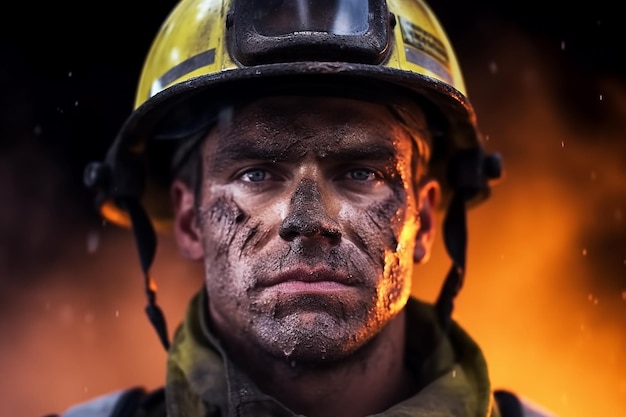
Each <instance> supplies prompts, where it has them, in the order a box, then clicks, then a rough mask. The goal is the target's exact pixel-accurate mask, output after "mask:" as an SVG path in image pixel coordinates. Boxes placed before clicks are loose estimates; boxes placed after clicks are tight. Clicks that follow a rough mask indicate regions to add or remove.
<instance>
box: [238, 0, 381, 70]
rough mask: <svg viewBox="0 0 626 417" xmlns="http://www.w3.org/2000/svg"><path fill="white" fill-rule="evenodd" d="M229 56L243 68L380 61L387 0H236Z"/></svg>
mask: <svg viewBox="0 0 626 417" xmlns="http://www.w3.org/2000/svg"><path fill="white" fill-rule="evenodd" d="M233 7H234V10H233V12H232V13H231V15H230V16H231V19H232V26H231V27H230V28H229V33H228V34H227V36H229V38H230V42H229V48H230V53H231V56H232V57H233V58H234V59H235V60H236V61H238V62H239V63H240V64H242V65H244V66H253V65H259V64H270V63H280V62H298V61H313V62H329V61H339V62H353V63H362V64H376V65H377V64H379V63H381V62H382V61H383V60H384V58H385V57H386V55H387V53H388V52H389V49H390V48H389V38H390V17H389V13H388V10H387V3H386V2H385V1H384V0H365V1H364V0H263V1H261V0H234V1H233Z"/></svg>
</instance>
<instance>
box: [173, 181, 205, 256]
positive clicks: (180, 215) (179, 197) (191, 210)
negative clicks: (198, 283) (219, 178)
mask: <svg viewBox="0 0 626 417" xmlns="http://www.w3.org/2000/svg"><path fill="white" fill-rule="evenodd" d="M170 197H171V199H172V208H173V210H174V238H175V239H176V243H177V244H178V249H179V250H180V253H181V254H182V255H183V256H184V257H185V258H187V259H190V260H193V261H199V260H201V259H202V257H203V255H204V249H203V246H202V239H201V236H202V235H201V233H200V228H199V227H198V218H197V215H198V213H197V211H196V196H195V193H194V191H193V190H192V189H190V188H189V186H188V185H187V184H185V183H184V182H182V181H180V180H174V182H172V185H171V186H170Z"/></svg>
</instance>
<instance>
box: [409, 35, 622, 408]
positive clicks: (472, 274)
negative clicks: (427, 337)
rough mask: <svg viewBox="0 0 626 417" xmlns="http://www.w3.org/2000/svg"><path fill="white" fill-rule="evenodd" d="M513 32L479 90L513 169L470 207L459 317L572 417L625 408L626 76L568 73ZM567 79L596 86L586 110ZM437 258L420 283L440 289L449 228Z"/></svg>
mask: <svg viewBox="0 0 626 417" xmlns="http://www.w3.org/2000/svg"><path fill="white" fill-rule="evenodd" d="M503 45H506V48H497V47H496V46H497V45H494V48H495V49H489V50H485V51H482V55H479V56H477V57H475V61H473V64H474V65H472V66H471V69H472V72H471V73H470V77H471V81H470V85H473V86H474V89H473V91H474V94H473V95H472V96H471V97H472V100H473V101H474V103H475V105H476V107H477V109H478V114H479V115H480V116H479V117H482V119H481V120H482V122H483V123H482V126H483V130H485V133H486V135H487V138H488V141H487V146H488V148H490V149H492V150H497V151H499V152H501V153H502V155H503V159H504V161H505V166H506V175H505V178H504V180H503V181H502V182H501V183H500V184H498V185H496V186H494V189H493V196H492V198H491V200H490V201H489V202H488V203H486V204H485V205H484V206H481V207H478V208H476V209H474V210H473V211H471V212H470V214H469V239H470V243H469V250H468V276H467V278H466V284H465V288H464V290H463V291H462V292H461V295H460V296H459V298H458V300H457V307H456V313H455V317H456V319H457V320H458V321H460V322H461V323H462V324H463V325H464V326H465V327H466V328H467V329H468V330H469V331H470V333H471V334H472V335H473V336H474V337H475V338H476V339H477V340H478V341H479V342H480V344H481V346H482V347H483V349H484V351H485V354H486V355H487V359H488V362H489V365H490V370H491V374H492V378H493V383H494V385H495V387H500V388H507V389H511V390H513V391H516V392H518V393H520V394H521V395H523V396H526V397H527V398H529V399H530V400H532V401H534V402H536V403H539V404H541V405H542V406H544V407H545V408H548V409H550V410H552V411H554V412H556V413H557V414H558V415H559V416H563V417H583V416H589V415H605V416H616V417H617V416H621V415H624V414H625V413H626V402H624V398H625V397H626V376H625V375H624V373H623V369H625V367H626V359H625V358H624V356H623V355H622V352H624V351H625V349H626V292H625V290H626V218H625V216H624V214H625V212H626V144H625V143H624V136H623V132H625V131H626V129H625V128H626V123H625V122H624V120H626V118H625V117H624V116H626V88H625V86H624V85H623V84H619V83H617V82H614V81H611V80H601V82H600V83H599V84H598V85H592V86H590V85H586V84H585V81H584V80H583V81H581V79H572V80H563V79H560V78H559V77H562V73H561V72H559V70H558V68H556V67H555V66H554V63H553V60H551V59H550V57H545V56H544V55H537V54H538V51H537V50H536V49H533V48H531V47H530V45H529V44H528V43H526V42H524V41H523V39H521V38H516V37H515V36H511V37H507V38H506V40H505V41H503ZM555 53H556V51H555ZM481 63H482V64H481ZM563 88H569V89H571V91H569V92H568V94H567V95H566V97H568V98H571V97H572V96H573V95H574V92H575V91H576V90H579V91H580V90H582V93H583V94H587V93H589V92H590V91H592V93H591V94H588V100H590V103H583V107H584V111H581V113H580V114H579V118H577V119H576V118H570V117H568V116H569V115H571V111H572V110H573V109H572V107H571V106H572V103H567V102H564V101H563V91H564V90H563ZM568 106H569V109H568V111H564V109H565V108H567V107H568ZM432 261H433V262H432V263H431V264H430V265H428V266H426V267H424V268H423V270H419V269H418V271H417V276H416V289H415V291H414V292H415V293H416V294H417V295H418V296H421V297H423V298H427V299H433V300H434V298H435V297H436V294H437V292H438V289H439V285H441V280H438V281H434V280H433V278H435V277H441V278H443V276H444V274H445V272H446V269H447V268H448V267H449V264H448V262H449V261H448V260H447V257H446V256H445V252H444V250H443V247H442V245H441V241H440V245H439V247H438V248H437V254H436V256H434V257H433V259H432ZM421 277H428V278H427V279H422V278H421Z"/></svg>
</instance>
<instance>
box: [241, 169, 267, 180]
mask: <svg viewBox="0 0 626 417" xmlns="http://www.w3.org/2000/svg"><path fill="white" fill-rule="evenodd" d="M270 178H271V175H270V174H269V172H267V171H266V170H264V169H259V168H256V169H250V170H248V171H246V172H244V173H243V174H241V179H242V180H243V181H246V182H260V181H265V180H268V179H270Z"/></svg>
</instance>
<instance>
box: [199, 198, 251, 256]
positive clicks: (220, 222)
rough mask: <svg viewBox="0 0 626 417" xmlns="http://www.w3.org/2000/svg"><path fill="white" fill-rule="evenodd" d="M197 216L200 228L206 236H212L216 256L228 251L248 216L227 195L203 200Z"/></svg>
mask: <svg viewBox="0 0 626 417" xmlns="http://www.w3.org/2000/svg"><path fill="white" fill-rule="evenodd" d="M199 214H200V227H201V228H202V229H203V231H204V233H205V235H206V236H212V239H211V240H213V241H214V242H213V244H215V245H216V246H217V251H216V253H217V254H221V253H224V252H227V251H228V250H229V248H230V247H231V246H232V245H233V243H234V241H235V240H236V238H237V235H241V234H242V233H241V229H242V228H243V227H245V226H244V225H245V224H246V220H247V219H248V215H247V214H246V213H245V212H244V211H243V210H242V209H241V208H240V207H239V206H238V205H237V204H236V203H235V201H234V200H233V198H232V197H231V196H227V195H221V196H216V197H215V198H212V199H208V200H205V201H204V202H203V205H202V207H200V209H199Z"/></svg>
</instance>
